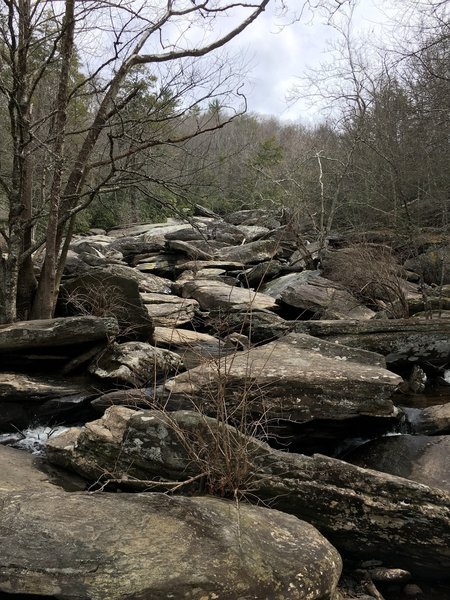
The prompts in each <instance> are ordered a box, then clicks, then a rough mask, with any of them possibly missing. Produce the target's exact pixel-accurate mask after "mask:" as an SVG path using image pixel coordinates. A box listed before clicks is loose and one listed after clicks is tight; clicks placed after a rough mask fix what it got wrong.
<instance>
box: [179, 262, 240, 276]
mask: <svg viewBox="0 0 450 600" xmlns="http://www.w3.org/2000/svg"><path fill="white" fill-rule="evenodd" d="M243 266H244V265H243V264H242V263H241V262H230V261H226V260H225V261H222V260H188V261H182V262H180V263H179V264H178V265H177V266H176V268H175V272H176V273H177V274H180V273H182V272H183V271H193V272H194V273H198V271H201V270H206V269H214V270H215V269H220V270H221V271H240V270H241V269H242V267H243Z"/></svg>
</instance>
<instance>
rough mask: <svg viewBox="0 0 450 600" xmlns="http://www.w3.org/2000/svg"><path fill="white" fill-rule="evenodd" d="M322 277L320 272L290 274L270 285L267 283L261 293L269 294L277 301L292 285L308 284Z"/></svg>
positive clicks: (271, 282) (277, 278)
mask: <svg viewBox="0 0 450 600" xmlns="http://www.w3.org/2000/svg"><path fill="white" fill-rule="evenodd" d="M318 275H320V271H303V272H302V273H295V272H294V273H288V274H287V275H282V276H281V277H276V278H275V279H273V280H272V281H269V283H266V284H264V285H263V286H262V288H261V292H263V293H264V294H267V295H268V296H272V298H275V299H276V300H278V299H280V298H281V295H282V293H283V292H284V290H286V289H287V288H288V287H289V286H290V285H296V284H302V283H308V281H309V280H310V279H314V278H315V277H317V276H318Z"/></svg>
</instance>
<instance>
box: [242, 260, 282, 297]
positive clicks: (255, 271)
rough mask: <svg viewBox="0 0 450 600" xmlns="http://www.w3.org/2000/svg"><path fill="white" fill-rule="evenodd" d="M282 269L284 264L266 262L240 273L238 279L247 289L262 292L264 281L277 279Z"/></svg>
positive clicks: (271, 261)
mask: <svg viewBox="0 0 450 600" xmlns="http://www.w3.org/2000/svg"><path fill="white" fill-rule="evenodd" d="M281 269H282V264H281V263H280V261H278V260H269V261H264V262H261V263H259V264H258V265H255V266H254V267H251V268H250V269H246V270H245V271H243V272H242V273H240V274H239V277H238V279H239V281H240V282H242V284H243V285H245V287H252V288H256V289H258V291H261V292H262V290H261V289H260V286H261V284H262V283H263V281H267V280H268V279H269V280H270V279H272V278H273V277H276V276H277V275H278V273H280V271H281ZM269 295H270V294H269Z"/></svg>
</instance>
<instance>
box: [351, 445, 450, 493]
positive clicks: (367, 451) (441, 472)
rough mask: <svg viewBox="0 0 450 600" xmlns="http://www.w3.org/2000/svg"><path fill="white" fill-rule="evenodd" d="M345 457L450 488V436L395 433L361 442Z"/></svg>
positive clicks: (353, 461) (364, 464)
mask: <svg viewBox="0 0 450 600" xmlns="http://www.w3.org/2000/svg"><path fill="white" fill-rule="evenodd" d="M345 459H346V460H347V461H348V462H350V463H352V464H354V465H359V466H360V467H364V468H366V469H376V470H377V471H382V472H383V473H391V475H398V476H399V477H405V478H406V479H412V480H413V481H417V482H419V483H424V484H425V485H428V486H430V487H435V488H440V489H442V490H446V491H447V492H450V436H446V435H442V436H434V437H430V436H426V435H395V436H388V437H382V438H380V439H378V440H372V441H371V442H367V443H366V444H364V445H363V446H360V447H359V448H357V449H356V450H354V451H353V452H351V453H350V454H347V455H346V457H345Z"/></svg>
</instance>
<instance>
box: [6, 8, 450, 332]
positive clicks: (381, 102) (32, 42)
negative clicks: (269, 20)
mask: <svg viewBox="0 0 450 600" xmlns="http://www.w3.org/2000/svg"><path fill="white" fill-rule="evenodd" d="M269 2H270V3H271V5H272V4H275V3H276V0H258V1H256V0H254V1H252V2H231V1H227V0H204V1H203V2H200V1H199V2H197V3H196V4H195V3H194V2H193V1H191V0H167V1H162V0H153V1H150V2H138V1H136V0H132V1H129V2H127V1H123V0H117V2H108V3H103V2H101V1H100V2H96V1H94V2H75V1H74V0H64V1H62V2H51V1H46V0H34V1H32V0H1V4H0V40H1V41H0V134H1V146H0V220H1V223H2V226H1V230H0V245H1V248H2V254H1V255H0V322H10V321H14V320H15V319H16V318H18V317H20V318H47V317H50V316H52V314H53V310H54V306H55V302H56V298H57V295H58V289H59V282H60V279H61V275H62V272H63V268H64V262H65V257H66V254H67V249H68V246H69V243H70V239H71V237H72V235H73V234H74V233H76V232H78V231H82V230H87V229H89V228H91V227H102V228H109V227H111V226H114V225H119V224H124V223H129V222H137V221H149V220H156V219H161V218H163V217H165V216H171V215H173V214H174V213H175V214H178V215H188V214H189V213H190V211H191V209H192V206H193V205H194V204H195V203H201V204H203V205H206V206H209V207H211V208H212V209H213V210H215V211H218V212H224V211H228V210H233V209H236V208H242V207H250V206H251V207H253V206H277V207H286V208H287V209H289V211H291V213H292V215H293V218H295V219H296V220H297V221H298V222H300V223H302V225H303V226H304V227H307V228H308V229H309V230H310V231H311V232H314V234H315V235H317V237H318V238H319V239H321V238H323V237H324V236H325V235H327V234H328V233H330V232H331V231H332V230H333V229H336V228H337V229H343V228H350V227H352V228H355V227H357V228H363V229H364V228H373V227H380V226H381V227H385V226H395V227H397V228H402V229H405V230H407V231H409V232H413V231H414V228H417V227H423V226H433V227H440V228H442V227H446V226H447V223H448V208H449V190H450V173H449V169H448V165H449V164H450V161H449V139H450V135H449V134H450V125H449V115H450V93H449V92H450V90H449V78H450V36H449V20H448V7H447V4H446V3H445V2H438V1H435V0H434V1H432V0H430V1H414V2H413V1H412V0H411V1H409V0H401V2H400V3H399V4H402V6H404V10H405V11H409V14H411V15H414V17H413V18H412V19H411V20H410V21H409V23H410V24H409V25H408V26H407V28H406V29H403V30H402V31H403V33H402V34H401V39H403V40H406V39H407V40H408V42H407V43H406V42H405V43H398V44H397V45H396V47H395V48H392V47H389V48H380V47H377V48H376V49H373V50H371V51H370V52H369V51H368V47H367V43H365V44H362V43H361V41H358V40H357V39H354V38H353V35H352V28H351V11H352V4H354V2H353V1H352V0H347V1H343V2H337V1H335V0H330V1H329V2H321V3H315V4H314V5H313V4H311V3H305V7H307V8H308V9H309V10H310V11H313V12H316V13H318V12H321V13H322V14H323V15H324V16H325V17H326V18H327V19H328V20H329V22H330V23H331V24H332V26H333V27H334V28H335V29H336V30H337V31H338V37H339V42H338V44H337V47H336V48H335V50H334V51H333V53H331V54H330V57H331V61H330V63H329V64H328V65H327V66H326V67H324V68H323V69H322V70H321V71H320V72H316V73H314V74H310V76H309V79H308V80H305V81H303V82H302V83H300V84H299V86H298V88H297V89H295V90H293V92H292V93H293V96H294V97H295V96H297V97H299V96H302V97H303V96H306V95H309V96H310V97H311V98H312V100H313V101H314V99H317V102H319V101H320V102H321V104H322V105H324V106H326V107H328V108H329V109H330V112H329V113H328V114H329V115H332V116H329V117H328V118H324V120H323V121H322V122H320V123H317V124H316V125H315V126H309V127H306V126H304V125H302V124H300V123H293V124H286V123H283V122H282V121H280V120H279V119H277V117H276V116H274V117H273V118H261V117H259V116H257V115H253V114H251V113H249V112H247V110H246V109H247V107H246V102H245V97H244V96H243V95H242V92H241V88H240V84H241V82H242V77H243V75H242V74H241V73H240V72H239V71H236V69H235V66H234V63H233V61H231V60H230V59H229V58H228V57H227V56H226V55H225V54H224V53H223V52H224V49H226V47H227V44H228V43H229V42H231V41H232V40H233V39H234V38H236V37H237V36H242V37H243V38H245V35H246V33H245V32H246V29H247V28H248V27H250V26H251V25H252V23H253V22H254V21H255V20H256V19H257V18H258V17H259V16H260V15H261V13H262V12H263V11H264V10H265V9H266V7H267V6H268V5H269ZM283 4H284V3H280V7H279V8H280V10H282V9H283V6H282V5H283ZM301 12H302V11H300V13H301ZM294 17H297V18H302V15H301V14H298V13H297V15H294ZM294 17H293V18H294ZM398 27H399V31H400V25H399V26H398ZM293 75H297V74H293ZM37 265H38V266H39V270H40V276H39V278H38V280H37V279H36V276H35V273H36V266H37Z"/></svg>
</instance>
